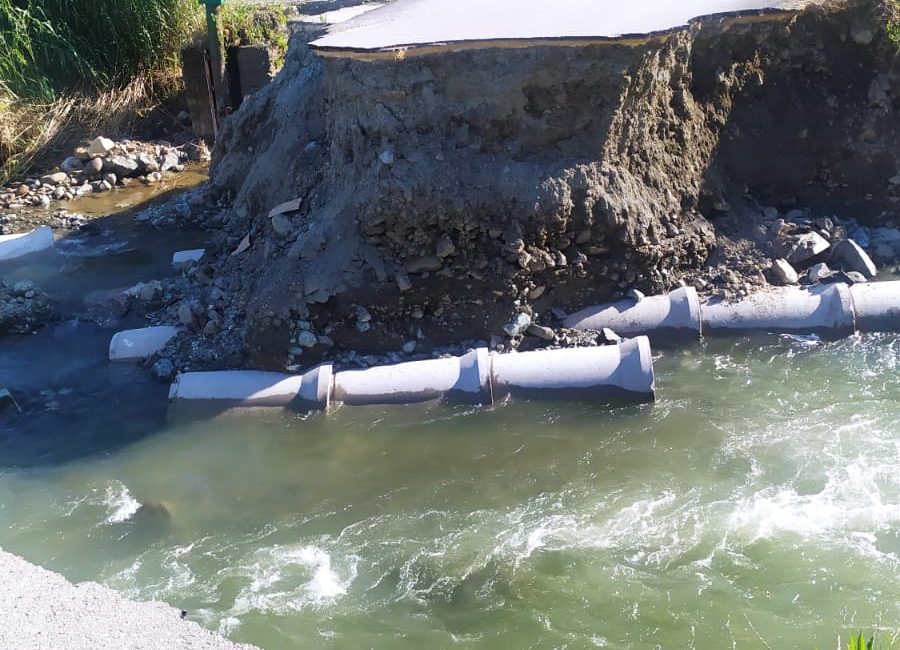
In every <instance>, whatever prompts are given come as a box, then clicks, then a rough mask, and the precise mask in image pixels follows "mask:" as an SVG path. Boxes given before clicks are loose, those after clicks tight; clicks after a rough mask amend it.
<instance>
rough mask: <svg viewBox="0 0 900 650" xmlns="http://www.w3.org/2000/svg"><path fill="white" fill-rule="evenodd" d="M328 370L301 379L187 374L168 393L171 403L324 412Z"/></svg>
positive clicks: (327, 398) (273, 374) (231, 372)
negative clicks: (289, 408)
mask: <svg viewBox="0 0 900 650" xmlns="http://www.w3.org/2000/svg"><path fill="white" fill-rule="evenodd" d="M331 381H332V370H331V365H330V364H324V365H321V366H318V367H316V368H313V369H312V370H309V371H308V372H306V373H304V374H302V375H285V374H282V373H278V372H265V371H261V370H225V371H219V372H187V373H183V374H180V375H178V377H177V379H176V380H175V381H174V382H173V383H172V386H171V388H170V389H169V399H170V400H171V401H174V402H197V403H207V404H211V405H216V406H225V407H237V406H243V407H294V408H298V409H301V410H323V411H325V410H328V408H329V405H330V397H331Z"/></svg>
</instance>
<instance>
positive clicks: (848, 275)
mask: <svg viewBox="0 0 900 650" xmlns="http://www.w3.org/2000/svg"><path fill="white" fill-rule="evenodd" d="M838 275H839V276H842V277H840V278H839V280H843V281H844V282H846V283H847V284H865V283H866V282H868V280H867V279H866V276H864V275H863V274H862V273H860V272H859V271H842V272H841V273H839V274H838Z"/></svg>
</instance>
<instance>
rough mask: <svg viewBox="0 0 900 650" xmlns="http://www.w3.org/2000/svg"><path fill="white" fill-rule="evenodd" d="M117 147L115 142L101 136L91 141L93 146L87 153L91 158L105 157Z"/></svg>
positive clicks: (89, 147)
mask: <svg viewBox="0 0 900 650" xmlns="http://www.w3.org/2000/svg"><path fill="white" fill-rule="evenodd" d="M115 146H116V143H115V142H113V141H112V140H110V139H109V138H104V137H103V136H102V135H101V136H98V137H96V138H94V139H93V140H91V144H90V145H89V146H88V148H87V153H88V155H89V156H105V155H106V154H108V153H109V152H110V151H112V150H113V147H115Z"/></svg>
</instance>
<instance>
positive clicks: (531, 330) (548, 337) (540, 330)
mask: <svg viewBox="0 0 900 650" xmlns="http://www.w3.org/2000/svg"><path fill="white" fill-rule="evenodd" d="M525 332H526V333H527V334H528V335H529V336H533V337H535V338H539V339H541V340H542V341H552V340H553V339H555V338H556V332H554V331H553V330H552V329H551V328H549V327H544V326H543V325H537V324H535V323H532V324H531V325H529V326H528V328H527V329H526V330H525Z"/></svg>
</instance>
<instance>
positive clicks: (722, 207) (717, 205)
mask: <svg viewBox="0 0 900 650" xmlns="http://www.w3.org/2000/svg"><path fill="white" fill-rule="evenodd" d="M712 207H713V210H715V211H716V212H728V211H729V210H731V206H730V205H728V201H726V200H725V199H719V200H718V201H715V202H714V203H713V206H712Z"/></svg>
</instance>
